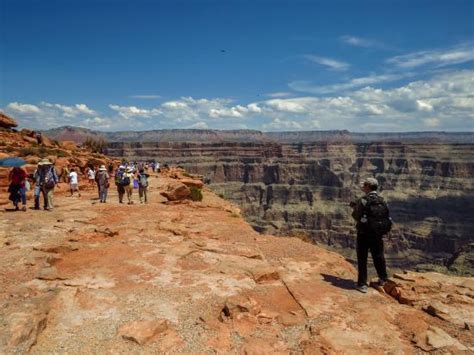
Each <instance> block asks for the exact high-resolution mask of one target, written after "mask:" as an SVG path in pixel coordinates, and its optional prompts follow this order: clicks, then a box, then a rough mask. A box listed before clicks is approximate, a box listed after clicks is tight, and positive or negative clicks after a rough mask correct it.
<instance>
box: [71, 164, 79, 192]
mask: <svg viewBox="0 0 474 355" xmlns="http://www.w3.org/2000/svg"><path fill="white" fill-rule="evenodd" d="M69 189H70V191H71V197H72V196H74V192H76V191H77V193H78V196H79V197H81V193H80V191H79V177H78V175H77V173H76V169H74V168H71V172H70V173H69Z"/></svg>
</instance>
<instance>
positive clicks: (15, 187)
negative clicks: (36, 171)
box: [8, 167, 28, 212]
mask: <svg viewBox="0 0 474 355" xmlns="http://www.w3.org/2000/svg"><path fill="white" fill-rule="evenodd" d="M27 179H28V174H27V173H26V171H25V170H24V169H22V168H19V167H15V168H13V169H12V170H11V171H10V174H9V175H8V180H9V181H10V186H9V187H8V192H9V193H10V196H9V199H10V201H12V202H13V205H14V206H15V210H17V211H18V210H19V209H20V207H19V206H18V205H19V203H20V201H21V203H22V205H23V207H22V209H21V210H22V211H24V212H25V211H26V180H27Z"/></svg>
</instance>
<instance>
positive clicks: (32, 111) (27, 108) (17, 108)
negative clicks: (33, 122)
mask: <svg viewBox="0 0 474 355" xmlns="http://www.w3.org/2000/svg"><path fill="white" fill-rule="evenodd" d="M7 110H10V111H13V112H15V113H19V114H22V115H37V114H40V113H41V110H40V108H39V107H38V106H35V105H30V104H22V103H19V102H12V103H10V104H8V105H7Z"/></svg>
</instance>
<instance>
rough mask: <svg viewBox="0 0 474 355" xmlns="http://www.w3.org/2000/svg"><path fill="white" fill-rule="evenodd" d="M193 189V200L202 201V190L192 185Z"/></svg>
mask: <svg viewBox="0 0 474 355" xmlns="http://www.w3.org/2000/svg"><path fill="white" fill-rule="evenodd" d="M189 189H190V190H191V200H193V201H202V191H201V189H198V188H197V187H194V186H191V187H190V188H189Z"/></svg>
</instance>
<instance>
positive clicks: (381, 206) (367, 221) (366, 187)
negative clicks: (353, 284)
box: [351, 178, 392, 293]
mask: <svg viewBox="0 0 474 355" xmlns="http://www.w3.org/2000/svg"><path fill="white" fill-rule="evenodd" d="M360 188H361V190H362V191H363V192H364V193H365V196H363V197H361V198H359V199H358V200H357V201H356V202H353V203H351V206H352V208H353V211H352V217H353V218H354V219H355V221H356V222H357V225H356V228H357V265H358V278H357V290H359V291H360V292H363V293H366V292H367V291H368V288H367V257H368V254H369V250H370V253H371V255H372V260H373V262H374V266H375V269H376V271H377V275H378V277H379V285H380V286H383V284H384V283H385V281H387V277H388V276H387V270H386V266H385V257H384V248H383V239H382V237H383V236H384V235H385V234H387V233H388V232H389V231H390V230H391V228H392V220H391V219H390V213H389V210H388V206H387V204H386V202H385V201H384V199H383V198H382V197H381V196H379V195H378V194H377V188H378V181H377V179H374V178H368V179H366V180H364V181H363V182H362V183H361V185H360Z"/></svg>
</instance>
